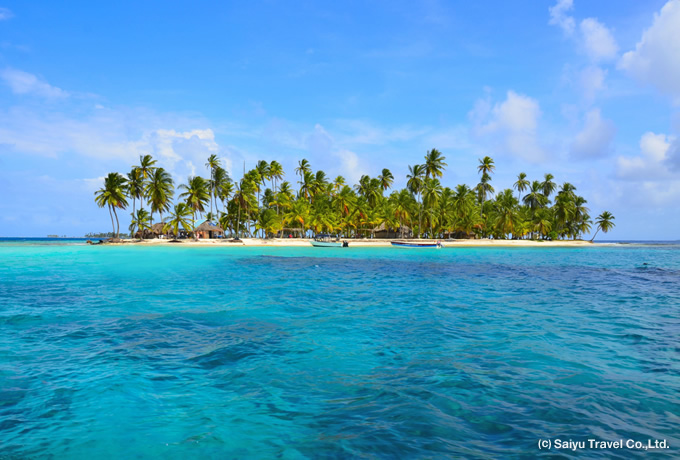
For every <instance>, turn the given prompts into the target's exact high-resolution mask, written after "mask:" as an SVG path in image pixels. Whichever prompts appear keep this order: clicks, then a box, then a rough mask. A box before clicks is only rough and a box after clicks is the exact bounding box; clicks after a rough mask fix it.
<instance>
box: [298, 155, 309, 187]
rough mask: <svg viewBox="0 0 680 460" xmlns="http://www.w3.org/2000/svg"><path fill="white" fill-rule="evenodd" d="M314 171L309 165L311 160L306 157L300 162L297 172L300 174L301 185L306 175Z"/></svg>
mask: <svg viewBox="0 0 680 460" xmlns="http://www.w3.org/2000/svg"><path fill="white" fill-rule="evenodd" d="M311 172H312V168H311V167H310V165H309V161H307V160H305V159H304V158H303V159H302V160H300V161H299V162H298V167H297V168H295V174H297V175H299V176H300V186H302V184H303V182H304V181H303V179H304V177H305V176H306V175H307V174H309V173H311Z"/></svg>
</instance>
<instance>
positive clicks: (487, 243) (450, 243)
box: [114, 238, 592, 248]
mask: <svg viewBox="0 0 680 460" xmlns="http://www.w3.org/2000/svg"><path fill="white" fill-rule="evenodd" d="M123 241H124V242H123V243H114V244H134V245H140V246H142V245H144V246H159V245H162V246H203V247H207V246H233V247H243V246H277V247H311V245H310V241H311V240H310V239H308V238H271V239H261V238H243V239H242V240H241V242H232V241H231V240H230V239H212V240H208V239H202V240H193V239H188V240H180V241H181V242H180V243H176V242H175V243H172V242H170V240H165V239H152V240H142V241H140V240H131V239H127V240H123ZM341 241H349V247H350V248H352V247H387V246H391V245H390V241H391V240H387V239H385V240H383V239H370V238H366V239H351V238H350V239H346V240H345V239H342V240H341ZM399 241H413V242H420V243H423V242H436V241H437V240H425V239H421V240H419V239H414V240H399ZM441 241H442V244H443V246H444V247H583V246H592V243H591V242H590V241H584V240H576V241H572V240H561V241H532V240H490V239H479V240H441Z"/></svg>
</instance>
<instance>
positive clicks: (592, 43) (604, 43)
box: [581, 18, 618, 62]
mask: <svg viewBox="0 0 680 460" xmlns="http://www.w3.org/2000/svg"><path fill="white" fill-rule="evenodd" d="M581 34H582V36H583V46H584V48H585V51H586V54H587V55H588V57H590V59H592V60H593V61H595V62H598V61H604V60H611V59H614V58H615V57H616V53H617V51H618V45H617V44H616V40H614V36H613V35H612V34H611V32H610V31H609V29H607V27H606V26H605V25H604V24H602V23H600V22H599V21H598V20H597V19H595V18H586V19H584V20H583V21H581Z"/></svg>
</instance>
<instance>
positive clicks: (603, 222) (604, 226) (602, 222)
mask: <svg viewBox="0 0 680 460" xmlns="http://www.w3.org/2000/svg"><path fill="white" fill-rule="evenodd" d="M614 219H615V217H614V216H613V215H612V213H610V212H609V211H604V212H603V213H602V214H600V215H599V216H597V219H596V220H595V225H597V231H596V232H595V234H594V235H593V238H592V239H591V240H590V242H591V243H592V242H593V241H594V240H595V237H596V236H597V234H598V232H599V231H600V230H602V233H607V232H609V230H611V229H612V228H614V227H616V224H615V223H614Z"/></svg>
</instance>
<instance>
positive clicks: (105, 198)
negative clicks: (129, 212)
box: [94, 172, 128, 238]
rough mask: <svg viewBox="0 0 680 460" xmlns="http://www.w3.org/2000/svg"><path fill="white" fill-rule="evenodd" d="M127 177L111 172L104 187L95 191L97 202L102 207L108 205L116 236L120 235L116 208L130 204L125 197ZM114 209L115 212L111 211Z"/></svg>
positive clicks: (105, 180) (123, 207)
mask: <svg viewBox="0 0 680 460" xmlns="http://www.w3.org/2000/svg"><path fill="white" fill-rule="evenodd" d="M126 182H127V181H126V180H125V177H123V176H122V175H121V174H119V173H117V172H112V173H109V174H108V176H106V177H105V178H104V187H103V188H100V189H99V190H97V191H96V192H95V198H94V200H95V202H96V203H97V205H98V206H99V207H100V208H103V207H104V206H108V208H109V215H110V216H111V226H112V227H113V233H115V234H116V238H118V237H119V235H120V222H118V213H117V212H116V208H120V209H125V208H126V207H127V205H128V202H127V199H126V197H125V185H126ZM112 211H113V214H111V212H112ZM113 216H116V225H114V224H113Z"/></svg>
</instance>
